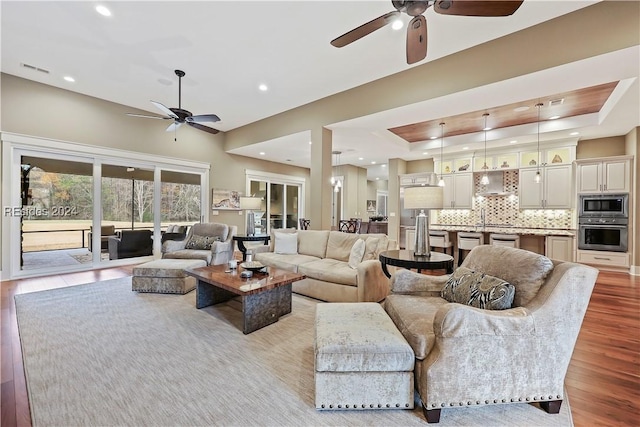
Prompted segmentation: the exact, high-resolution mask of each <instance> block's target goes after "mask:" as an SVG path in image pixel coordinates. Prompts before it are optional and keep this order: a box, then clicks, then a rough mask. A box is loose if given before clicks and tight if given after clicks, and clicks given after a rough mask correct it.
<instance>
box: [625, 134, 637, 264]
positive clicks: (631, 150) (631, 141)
mask: <svg viewBox="0 0 640 427" xmlns="http://www.w3.org/2000/svg"><path fill="white" fill-rule="evenodd" d="M625 154H627V155H630V156H634V158H633V165H632V166H631V171H632V174H633V180H632V186H633V188H632V189H631V195H632V197H631V203H632V205H633V207H634V209H633V217H632V219H631V224H632V225H631V244H632V247H631V253H632V255H633V258H632V259H631V265H633V266H634V268H635V274H637V275H640V197H639V196H638V189H639V188H640V158H639V157H640V127H636V128H634V129H632V130H631V132H629V133H628V134H627V135H626V136H625Z"/></svg>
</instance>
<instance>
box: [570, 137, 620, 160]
mask: <svg viewBox="0 0 640 427" xmlns="http://www.w3.org/2000/svg"><path fill="white" fill-rule="evenodd" d="M625 151H626V150H625V137H624V136H622V135H621V136H612V137H609V138H598V139H587V140H584V141H578V145H577V147H576V159H578V160H580V159H590V158H593V157H609V156H623V155H624V154H625Z"/></svg>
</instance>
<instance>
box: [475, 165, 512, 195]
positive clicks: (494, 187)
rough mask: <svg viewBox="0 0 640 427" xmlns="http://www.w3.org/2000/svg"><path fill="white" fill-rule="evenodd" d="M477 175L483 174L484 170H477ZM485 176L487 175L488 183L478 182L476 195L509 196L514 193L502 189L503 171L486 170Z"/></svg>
mask: <svg viewBox="0 0 640 427" xmlns="http://www.w3.org/2000/svg"><path fill="white" fill-rule="evenodd" d="M479 175H480V176H482V175H484V172H479ZM487 176H488V177H489V184H487V185H482V184H480V185H479V186H478V192H477V193H476V196H485V197H487V196H511V195H512V194H514V193H513V192H509V191H505V189H504V172H503V171H489V172H487Z"/></svg>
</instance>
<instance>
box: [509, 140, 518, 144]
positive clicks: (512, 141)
mask: <svg viewBox="0 0 640 427" xmlns="http://www.w3.org/2000/svg"><path fill="white" fill-rule="evenodd" d="M516 142H518V140H517V139H512V140H511V141H509V144H515V143H516Z"/></svg>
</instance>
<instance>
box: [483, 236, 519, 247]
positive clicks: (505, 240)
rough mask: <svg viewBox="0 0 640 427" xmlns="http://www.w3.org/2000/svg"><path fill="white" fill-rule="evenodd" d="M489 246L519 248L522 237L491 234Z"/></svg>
mask: <svg viewBox="0 0 640 427" xmlns="http://www.w3.org/2000/svg"><path fill="white" fill-rule="evenodd" d="M489 244H490V245H496V246H508V247H510V248H519V247H520V236H519V235H517V234H498V233H491V234H490V235H489Z"/></svg>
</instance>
